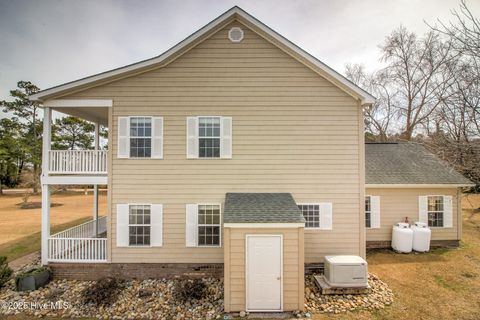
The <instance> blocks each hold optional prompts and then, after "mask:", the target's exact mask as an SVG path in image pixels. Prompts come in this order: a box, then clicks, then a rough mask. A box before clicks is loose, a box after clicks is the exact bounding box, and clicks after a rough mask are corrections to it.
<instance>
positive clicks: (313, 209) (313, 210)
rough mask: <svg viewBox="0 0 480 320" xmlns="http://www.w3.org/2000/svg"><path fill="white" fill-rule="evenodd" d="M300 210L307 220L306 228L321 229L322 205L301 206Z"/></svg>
mask: <svg viewBox="0 0 480 320" xmlns="http://www.w3.org/2000/svg"><path fill="white" fill-rule="evenodd" d="M298 208H299V209H300V210H301V211H302V213H303V217H304V218H305V228H320V205H318V204H300V205H298Z"/></svg>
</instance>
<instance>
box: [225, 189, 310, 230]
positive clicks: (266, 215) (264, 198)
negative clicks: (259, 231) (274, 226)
mask: <svg viewBox="0 0 480 320" xmlns="http://www.w3.org/2000/svg"><path fill="white" fill-rule="evenodd" d="M223 218H224V222H225V223H305V219H304V218H303V214H302V211H301V210H300V209H299V208H298V206H297V204H296V203H295V200H294V199H293V197H292V195H291V194H290V193H227V194H226V196H225V210H224V217H223Z"/></svg>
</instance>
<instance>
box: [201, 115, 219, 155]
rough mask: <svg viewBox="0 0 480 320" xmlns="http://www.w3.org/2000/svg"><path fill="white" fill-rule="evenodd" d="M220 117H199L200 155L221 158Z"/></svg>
mask: <svg viewBox="0 0 480 320" xmlns="http://www.w3.org/2000/svg"><path fill="white" fill-rule="evenodd" d="M220 139H221V138H220V117H199V118H198V146H199V149H198V157H199V158H220Z"/></svg>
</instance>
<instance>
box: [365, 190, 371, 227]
mask: <svg viewBox="0 0 480 320" xmlns="http://www.w3.org/2000/svg"><path fill="white" fill-rule="evenodd" d="M365 227H367V228H371V227H372V203H371V198H370V196H366V197H365Z"/></svg>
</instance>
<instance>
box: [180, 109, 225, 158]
mask: <svg viewBox="0 0 480 320" xmlns="http://www.w3.org/2000/svg"><path fill="white" fill-rule="evenodd" d="M187 118H188V117H187ZM192 118H197V127H196V128H195V130H196V139H197V157H195V158H193V157H192V158H188V157H187V159H189V160H190V159H194V160H231V159H232V157H222V135H223V132H222V131H223V124H222V119H223V118H227V116H212V115H202V116H192ZM200 118H218V119H220V137H219V138H220V156H219V157H210V158H209V157H200ZM230 130H231V137H230V150H232V141H233V121H232V128H231V129H230ZM187 148H188V134H187ZM231 153H232V154H233V150H232V152H231Z"/></svg>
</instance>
